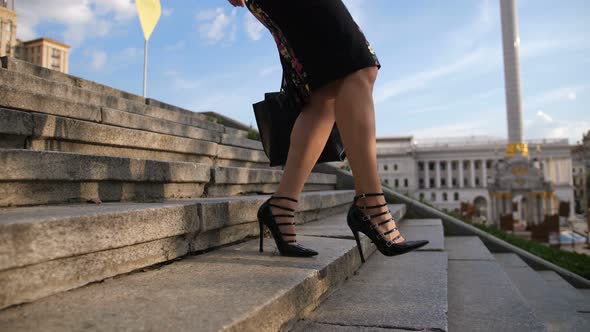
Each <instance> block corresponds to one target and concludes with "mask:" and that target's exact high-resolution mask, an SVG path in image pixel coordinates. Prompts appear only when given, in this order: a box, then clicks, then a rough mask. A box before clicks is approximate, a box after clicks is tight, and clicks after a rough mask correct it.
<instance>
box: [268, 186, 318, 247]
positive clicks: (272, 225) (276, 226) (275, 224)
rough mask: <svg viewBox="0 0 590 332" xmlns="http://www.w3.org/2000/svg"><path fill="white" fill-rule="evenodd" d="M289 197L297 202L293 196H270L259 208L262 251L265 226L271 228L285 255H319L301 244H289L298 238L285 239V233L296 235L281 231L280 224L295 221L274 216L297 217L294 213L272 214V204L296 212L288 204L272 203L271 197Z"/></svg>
mask: <svg viewBox="0 0 590 332" xmlns="http://www.w3.org/2000/svg"><path fill="white" fill-rule="evenodd" d="M273 198H274V199H287V200H290V201H293V202H297V200H296V199H293V198H291V197H284V196H271V197H269V198H268V199H267V200H266V201H265V202H264V203H262V205H261V206H260V208H259V209H258V224H259V225H260V252H262V242H263V238H264V226H265V225H266V227H268V229H270V232H271V234H272V237H273V238H274V240H275V243H276V245H277V248H278V249H279V252H280V253H281V255H283V256H295V257H308V256H314V255H317V254H318V252H317V251H315V250H312V249H309V248H305V247H303V246H301V245H299V244H289V243H292V242H297V241H296V240H284V239H283V235H291V236H295V234H294V233H283V232H281V231H280V229H279V226H280V225H295V222H276V220H275V218H274V217H291V218H295V215H294V214H274V215H273V214H272V211H271V209H270V207H271V206H274V207H277V208H280V209H283V210H286V211H289V212H295V210H294V209H291V208H288V207H286V206H280V205H276V204H272V203H270V200H271V199H273Z"/></svg>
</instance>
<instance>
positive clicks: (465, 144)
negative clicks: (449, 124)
mask: <svg viewBox="0 0 590 332" xmlns="http://www.w3.org/2000/svg"><path fill="white" fill-rule="evenodd" d="M525 142H526V143H527V144H528V145H529V146H532V147H534V148H533V149H532V150H531V151H530V152H529V156H530V159H531V162H532V165H533V166H534V168H535V169H536V170H537V171H538V174H539V175H540V176H542V179H543V180H544V181H546V182H549V183H551V185H552V188H553V192H554V195H553V197H552V198H551V200H552V203H551V204H552V207H553V209H554V210H555V209H557V206H558V202H559V201H568V202H570V204H571V209H570V211H573V207H574V193H573V183H572V167H571V165H572V156H571V146H570V144H569V142H568V140H567V139H565V138H564V139H540V140H527V141H525ZM506 145H507V140H506V139H502V138H494V137H487V136H470V137H449V138H429V139H419V140H417V139H414V137H413V136H390V137H378V138H377V160H378V167H379V176H380V178H381V180H382V182H383V183H384V184H385V185H387V186H389V187H390V188H392V189H394V190H396V191H398V192H401V193H404V194H406V195H409V196H412V197H414V198H416V199H423V200H426V201H428V202H429V203H431V204H433V205H434V206H436V207H437V208H439V209H443V210H447V211H453V210H455V211H459V210H460V207H461V202H464V203H471V204H474V205H475V208H476V217H480V218H482V219H486V220H493V219H492V199H491V197H490V194H489V190H490V185H491V184H490V181H491V179H493V178H494V175H495V172H496V171H495V167H496V164H497V163H499V162H504V161H505V160H506V159H507V157H506V155H505V148H506ZM533 172H534V171H533ZM522 198H523V197H522V195H514V196H513V197H511V200H510V201H511V202H515V203H517V202H521V201H522ZM547 205H549V203H547ZM515 214H516V218H519V220H525V219H526V217H527V216H526V214H527V210H526V209H525V208H520V207H519V208H518V209H517V211H515ZM529 215H530V213H529ZM529 221H530V220H529Z"/></svg>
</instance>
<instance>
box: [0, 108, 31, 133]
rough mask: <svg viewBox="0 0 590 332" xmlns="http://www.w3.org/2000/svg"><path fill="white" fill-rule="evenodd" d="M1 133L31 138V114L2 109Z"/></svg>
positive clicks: (0, 119) (0, 117)
mask: <svg viewBox="0 0 590 332" xmlns="http://www.w3.org/2000/svg"><path fill="white" fill-rule="evenodd" d="M0 133H2V134H12V135H23V136H31V135H32V134H33V118H32V117H31V114H29V113H27V112H20V111H14V110H9V109H6V108H1V107H0Z"/></svg>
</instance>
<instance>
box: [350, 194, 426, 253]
mask: <svg viewBox="0 0 590 332" xmlns="http://www.w3.org/2000/svg"><path fill="white" fill-rule="evenodd" d="M380 195H383V196H385V194H384V193H382V192H381V193H366V194H360V195H356V196H354V200H353V202H352V205H351V206H350V209H349V210H348V215H347V223H348V227H350V230H351V231H352V233H353V235H354V238H355V240H356V242H357V246H358V247H359V253H360V255H361V261H362V262H364V257H363V254H362V249H361V246H360V241H359V238H358V232H359V231H360V232H362V233H363V234H365V235H366V236H368V237H369V238H370V239H371V241H373V243H375V246H376V247H377V249H378V250H379V251H380V252H381V253H382V254H383V255H385V256H395V255H401V254H405V253H407V252H410V251H412V250H416V249H418V248H420V247H423V246H425V245H426V244H428V241H427V240H418V241H403V242H398V243H396V242H394V241H395V240H397V239H399V238H400V237H401V236H402V235H401V234H398V235H397V236H396V237H394V238H393V239H391V240H387V241H386V240H385V236H386V235H387V234H389V233H392V232H395V231H396V230H398V228H397V225H396V227H394V228H392V229H390V230H388V231H386V232H384V233H379V231H378V230H377V227H378V226H381V225H384V224H386V223H388V222H390V221H393V222H395V220H394V219H393V217H391V218H389V219H387V220H385V221H381V222H379V223H372V222H371V219H373V218H375V217H379V216H382V215H384V214H386V213H390V214H391V210H390V209H387V211H385V212H380V213H376V214H369V215H365V214H364V213H363V212H362V211H361V210H365V209H371V208H378V207H383V206H387V202H385V203H383V204H377V205H371V206H359V205H357V204H356V202H357V200H358V199H359V198H363V197H367V196H380Z"/></svg>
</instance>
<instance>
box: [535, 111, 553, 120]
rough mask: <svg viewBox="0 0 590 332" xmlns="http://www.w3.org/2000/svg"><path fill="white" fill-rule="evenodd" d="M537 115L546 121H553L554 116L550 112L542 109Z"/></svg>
mask: <svg viewBox="0 0 590 332" xmlns="http://www.w3.org/2000/svg"><path fill="white" fill-rule="evenodd" d="M537 116H538V117H539V118H540V119H542V120H543V121H544V122H546V123H551V122H553V118H551V116H549V114H547V113H545V112H543V111H541V110H539V111H537Z"/></svg>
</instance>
